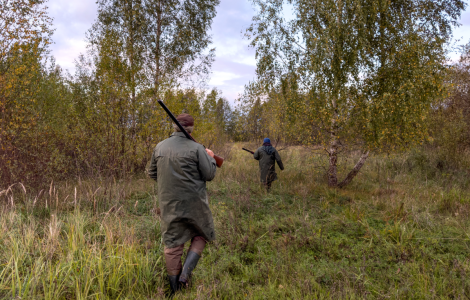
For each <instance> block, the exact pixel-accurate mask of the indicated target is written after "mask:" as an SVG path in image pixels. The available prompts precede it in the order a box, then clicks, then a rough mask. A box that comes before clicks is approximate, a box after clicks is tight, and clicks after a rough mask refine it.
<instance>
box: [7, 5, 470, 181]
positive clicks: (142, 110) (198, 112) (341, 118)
mask: <svg viewBox="0 0 470 300" xmlns="http://www.w3.org/2000/svg"><path fill="white" fill-rule="evenodd" d="M45 2H46V1H45V0H42V1H37V0H16V1H10V0H0V28H2V30H1V31H0V186H2V187H6V186H9V185H11V184H12V183H15V182H23V183H26V184H28V185H30V186H36V187H40V186H44V185H45V184H48V183H50V182H51V180H63V179H67V178H77V177H78V176H81V177H84V176H95V177H96V176H97V177H99V176H102V177H108V176H115V177H124V176H127V175H129V174H136V173H139V172H142V171H143V170H144V169H145V167H146V164H147V162H148V160H149V157H150V155H151V150H152V149H153V147H154V146H155V145H156V144H157V143H158V142H159V141H161V140H163V139H164V138H166V137H168V136H169V135H170V134H171V132H172V124H171V122H170V120H169V119H168V118H167V117H166V115H165V114H164V112H163V111H162V110H161V108H160V107H159V106H158V105H157V102H156V100H157V99H159V98H160V99H163V100H164V101H165V103H166V104H167V105H168V107H169V108H170V109H171V110H172V111H173V112H174V113H175V114H178V113H182V112H186V113H191V114H192V115H193V116H194V117H195V119H196V131H195V138H196V139H197V140H198V141H200V142H201V143H203V144H204V145H205V146H207V147H209V148H212V149H214V150H216V151H217V150H222V148H223V147H224V145H225V144H226V143H227V142H229V141H235V142H236V141H253V140H256V141H260V140H262V138H264V137H266V136H269V137H270V138H271V139H272V140H273V141H274V143H278V142H280V143H285V144H295V145H306V146H316V148H318V146H322V148H323V150H324V153H326V154H327V155H328V180H329V184H330V186H340V187H342V186H345V185H347V184H348V183H349V182H350V181H351V180H352V178H354V176H355V174H357V172H359V170H360V168H361V166H362V165H363V164H364V163H365V161H366V159H367V158H368V156H369V155H370V154H371V153H374V152H380V151H387V152H392V151H401V150H406V149H410V147H412V146H415V145H425V146H426V147H431V148H433V149H435V150H436V151H437V152H436V153H437V154H436V155H437V159H436V162H437V164H441V165H442V166H448V167H449V168H451V167H455V166H457V167H458V166H461V159H460V158H462V157H465V156H466V153H468V151H469V147H470V145H469V140H470V136H469V132H470V121H469V120H470V99H469V92H470V91H469V84H468V82H469V78H470V69H469V68H470V61H469V57H470V50H469V48H470V47H469V46H467V47H464V48H462V56H461V59H460V61H459V62H449V61H448V60H447V56H448V46H449V42H450V41H451V37H452V28H453V26H455V25H456V22H457V20H458V18H459V16H460V14H461V11H462V10H463V9H464V8H465V3H464V2H462V1H460V0H440V1H437V2H436V1H433V0H423V1H420V2H413V1H402V2H393V3H392V2H390V1H384V0H374V1H372V2H371V1H365V0H351V1H335V0H327V1H323V2H311V1H304V0H296V1H291V2H290V3H291V8H292V9H293V12H294V14H293V15H294V17H293V18H292V19H290V20H289V21H287V20H285V19H284V8H283V7H284V6H283V4H285V3H287V2H285V1H278V0H256V1H253V4H254V5H255V6H257V7H258V8H260V9H259V10H257V15H255V16H254V18H253V24H252V25H251V26H250V27H249V28H248V29H247V32H246V36H247V38H248V39H250V41H251V43H252V46H253V47H254V48H255V49H256V51H257V78H256V80H255V81H254V82H251V83H249V84H247V86H246V89H245V93H244V94H243V95H242V97H241V98H240V99H239V102H238V106H237V107H236V108H233V107H231V106H230V105H229V103H228V102H227V100H226V99H224V98H223V96H222V92H221V91H219V90H217V89H214V90H212V91H209V92H207V91H205V89H204V87H205V85H204V83H205V82H206V80H207V78H208V76H209V75H210V69H211V65H212V63H213V61H214V59H215V50H214V49H211V48H210V45H211V42H212V41H211V37H210V35H209V34H208V32H209V29H210V26H211V24H212V20H213V18H214V17H215V15H216V7H217V5H218V4H219V0H184V1H180V0H151V1H143V0H99V1H98V2H97V4H98V17H97V20H96V22H95V23H94V24H93V26H92V27H91V28H90V30H89V31H88V32H87V41H88V48H87V52H86V53H84V54H83V55H81V56H80V57H78V58H77V60H76V72H75V74H73V75H69V74H68V73H65V72H64V71H63V70H62V69H61V68H60V67H59V66H56V65H55V62H54V60H53V58H51V57H50V53H49V45H50V44H51V43H52V42H53V41H52V39H51V36H52V33H53V30H52V27H53V24H52V20H51V19H50V18H49V17H48V15H47V12H46V10H45V6H44V5H45ZM404 11H406V13H403V12H404ZM323 150H322V151H323ZM348 151H360V153H361V155H360V158H359V160H358V163H357V165H356V167H355V168H354V169H353V170H351V171H350V172H349V173H348V174H346V176H344V178H343V179H341V178H338V174H337V162H338V159H339V157H340V156H341V154H342V153H346V152H348ZM467 156H468V155H467Z"/></svg>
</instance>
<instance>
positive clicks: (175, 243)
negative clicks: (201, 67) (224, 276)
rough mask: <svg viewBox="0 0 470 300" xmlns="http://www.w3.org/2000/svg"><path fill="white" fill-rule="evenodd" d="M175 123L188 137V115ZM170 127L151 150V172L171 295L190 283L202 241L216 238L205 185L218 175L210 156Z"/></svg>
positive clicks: (191, 126)
mask: <svg viewBox="0 0 470 300" xmlns="http://www.w3.org/2000/svg"><path fill="white" fill-rule="evenodd" d="M176 119H177V120H178V121H179V122H180V124H181V125H182V126H183V127H184V129H186V131H187V132H189V133H191V132H192V131H193V128H194V119H193V117H192V116H191V115H188V114H181V115H179V116H178V117H177V118H176ZM174 128H175V132H174V133H173V134H172V135H171V137H170V138H168V139H166V140H164V141H162V142H160V143H159V144H158V145H157V146H156V147H155V150H154V151H153V154H152V160H151V163H150V168H149V175H150V177H151V178H153V179H155V180H156V181H157V185H158V200H159V203H160V211H161V218H162V223H161V228H162V236H163V243H164V245H165V250H164V253H165V263H166V267H167V272H168V277H169V281H170V287H171V289H172V292H173V293H174V292H176V291H177V290H179V289H180V287H181V286H186V285H187V284H188V281H189V278H190V276H191V272H192V270H193V269H194V268H195V267H196V264H197V262H198V260H199V258H200V256H201V254H202V251H203V250H204V247H205V244H206V242H209V241H213V240H214V239H215V231H214V222H213V219H212V213H211V211H210V209H209V202H208V198H207V192H206V181H211V180H212V179H213V178H214V177H215V172H216V162H215V159H214V158H213V155H214V153H213V152H212V151H211V150H209V149H205V148H204V146H202V145H201V144H198V143H196V142H194V141H192V140H190V139H188V138H186V136H185V135H184V134H183V133H182V132H179V128H178V127H177V126H176V125H175V126H174ZM189 240H191V246H190V248H189V250H188V255H187V257H186V261H185V263H184V265H182V264H181V256H182V255H183V249H184V244H185V243H186V242H187V241H189Z"/></svg>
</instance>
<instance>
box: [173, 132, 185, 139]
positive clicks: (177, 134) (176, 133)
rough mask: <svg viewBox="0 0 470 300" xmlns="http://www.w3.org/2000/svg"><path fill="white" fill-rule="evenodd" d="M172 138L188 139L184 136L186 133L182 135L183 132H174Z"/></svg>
mask: <svg viewBox="0 0 470 300" xmlns="http://www.w3.org/2000/svg"><path fill="white" fill-rule="evenodd" d="M171 136H180V137H184V138H185V137H186V136H185V135H184V133H182V132H173V133H172V134H171Z"/></svg>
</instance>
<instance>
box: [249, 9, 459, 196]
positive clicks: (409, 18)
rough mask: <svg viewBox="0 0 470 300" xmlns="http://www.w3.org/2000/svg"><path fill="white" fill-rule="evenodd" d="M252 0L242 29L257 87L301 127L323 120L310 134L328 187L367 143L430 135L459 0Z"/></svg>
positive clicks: (393, 143)
mask: <svg viewBox="0 0 470 300" xmlns="http://www.w3.org/2000/svg"><path fill="white" fill-rule="evenodd" d="M253 3H254V5H255V6H257V8H258V15H257V16H255V17H254V18H253V24H252V25H251V27H250V28H248V30H247V37H248V38H250V39H251V45H252V46H253V47H255V48H256V55H257V75H258V80H259V82H260V86H262V87H263V91H264V93H266V94H267V95H268V97H271V98H273V97H274V96H275V95H281V96H282V95H284V96H283V97H282V98H281V99H282V101H283V102H284V103H285V105H287V106H288V107H290V109H291V111H295V110H297V111H299V112H300V111H301V112H303V113H304V114H305V115H307V116H308V118H306V119H305V120H303V121H302V120H301V121H302V122H304V124H303V126H304V128H318V129H319V131H318V134H317V135H312V136H310V139H309V140H307V142H308V143H321V144H323V145H324V147H325V150H326V151H327V152H328V155H329V168H328V184H329V186H331V187H336V186H339V187H344V186H346V185H347V184H349V182H351V180H352V179H353V178H354V176H355V175H356V174H357V173H358V172H359V170H360V168H361V167H362V165H363V164H364V163H365V160H366V159H367V157H368V156H369V154H370V151H374V150H378V149H387V148H388V149H390V148H391V147H407V146H409V145H411V144H413V143H419V142H422V141H423V140H424V139H426V136H427V130H426V117H427V114H428V113H429V109H430V106H431V104H432V103H433V101H434V100H435V99H436V98H438V97H440V96H441V95H442V94H443V91H444V88H443V78H444V72H443V69H444V67H443V65H444V61H445V54H446V53H445V44H446V42H447V41H448V40H449V38H450V34H451V29H452V26H453V25H455V24H456V20H457V19H458V18H459V16H460V13H461V11H462V10H463V9H464V7H465V4H464V2H463V1H461V0H439V1H432V0H422V1H411V0H404V1H390V0H374V1H365V0H322V1H313V2H312V1H308V0H287V1H283V0H253ZM285 4H289V5H291V6H292V8H293V10H294V12H295V15H294V18H293V19H292V20H291V21H286V20H285V18H284V17H283V11H284V5H285ZM286 83H289V84H286ZM287 90H289V93H286V91H287ZM288 94H291V95H292V96H288V97H285V95H288ZM299 97H300V98H302V99H303V100H302V101H299ZM291 99H294V100H293V101H291ZM289 101H290V102H291V103H288V102H289ZM287 113H288V112H287ZM292 120H293V119H292ZM352 144H355V145H359V146H360V147H361V148H362V153H363V154H362V156H361V158H360V159H359V161H358V163H357V164H356V166H355V167H354V169H353V170H352V171H351V172H349V174H348V175H347V176H346V178H345V179H344V180H343V181H342V182H340V183H338V175H337V159H338V152H340V150H341V149H343V148H344V147H346V146H347V145H352Z"/></svg>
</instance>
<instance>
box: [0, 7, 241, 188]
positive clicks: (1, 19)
mask: <svg viewBox="0 0 470 300" xmlns="http://www.w3.org/2000/svg"><path fill="white" fill-rule="evenodd" d="M218 3H219V1H218V0H187V1H161V0H155V1H140V0H132V1H109V0H102V1H98V18H97V21H96V22H95V24H94V25H93V26H92V28H91V29H90V30H89V31H88V35H87V39H88V42H89V47H88V51H87V53H86V54H84V55H81V56H80V57H79V58H78V62H77V68H76V74H75V76H73V77H72V76H69V75H68V74H64V73H63V72H62V70H61V69H60V67H59V66H56V65H55V62H54V60H53V59H50V58H48V57H47V54H48V45H49V44H50V43H51V40H50V34H51V33H52V31H51V29H50V25H51V19H50V18H49V17H48V16H47V14H46V9H45V7H44V5H43V4H44V1H16V2H15V1H14V2H11V1H3V2H1V3H0V4H1V5H0V10H1V11H0V12H1V14H0V27H2V28H3V29H5V30H3V29H2V32H1V40H0V114H1V118H0V141H1V149H0V162H1V164H0V186H2V187H7V186H9V185H10V184H12V183H15V182H25V184H27V185H29V186H34V187H36V188H42V187H45V186H46V185H47V184H49V183H50V182H51V181H52V180H62V179H67V178H71V177H86V176H105V177H107V176H117V177H124V176H127V175H128V174H135V173H137V172H142V171H143V170H144V169H145V166H146V164H147V162H148V161H149V159H150V155H151V151H152V149H153V147H155V145H156V144H157V143H158V142H160V141H161V140H163V139H165V138H167V137H168V136H169V135H170V134H171V132H172V131H173V127H172V124H171V121H170V119H169V118H168V117H167V116H166V114H165V113H164V112H163V111H162V110H161V108H160V107H159V106H158V105H157V102H156V100H157V99H159V98H160V99H163V100H164V101H165V103H166V104H167V106H168V107H169V108H170V109H171V110H172V111H173V112H174V113H175V114H179V113H182V112H187V113H190V114H192V115H193V116H194V117H195V119H196V127H197V128H199V129H200V130H199V133H198V132H197V131H196V133H195V135H196V137H197V136H198V135H199V136H200V137H201V142H204V143H206V144H207V145H208V146H211V147H215V148H223V145H224V144H225V142H226V141H227V140H228V137H227V135H226V132H228V130H229V129H228V128H229V127H230V126H231V127H232V128H233V127H234V123H233V121H232V119H231V109H230V107H229V105H228V103H227V101H226V100H225V99H223V98H222V97H221V95H220V92H214V93H215V94H210V95H209V96H208V97H207V98H206V97H205V94H204V90H203V89H201V87H204V85H203V84H204V82H205V80H206V79H207V75H208V73H209V70H210V67H211V64H212V62H213V59H214V50H213V49H212V50H210V49H208V47H209V45H210V44H211V38H210V35H208V30H209V29H210V26H211V24H212V20H213V18H214V17H215V7H216V6H217V5H218ZM211 95H212V96H211ZM211 97H212V98H211ZM211 99H212V100H214V101H216V102H215V103H212V102H211V101H212V100H211Z"/></svg>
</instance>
